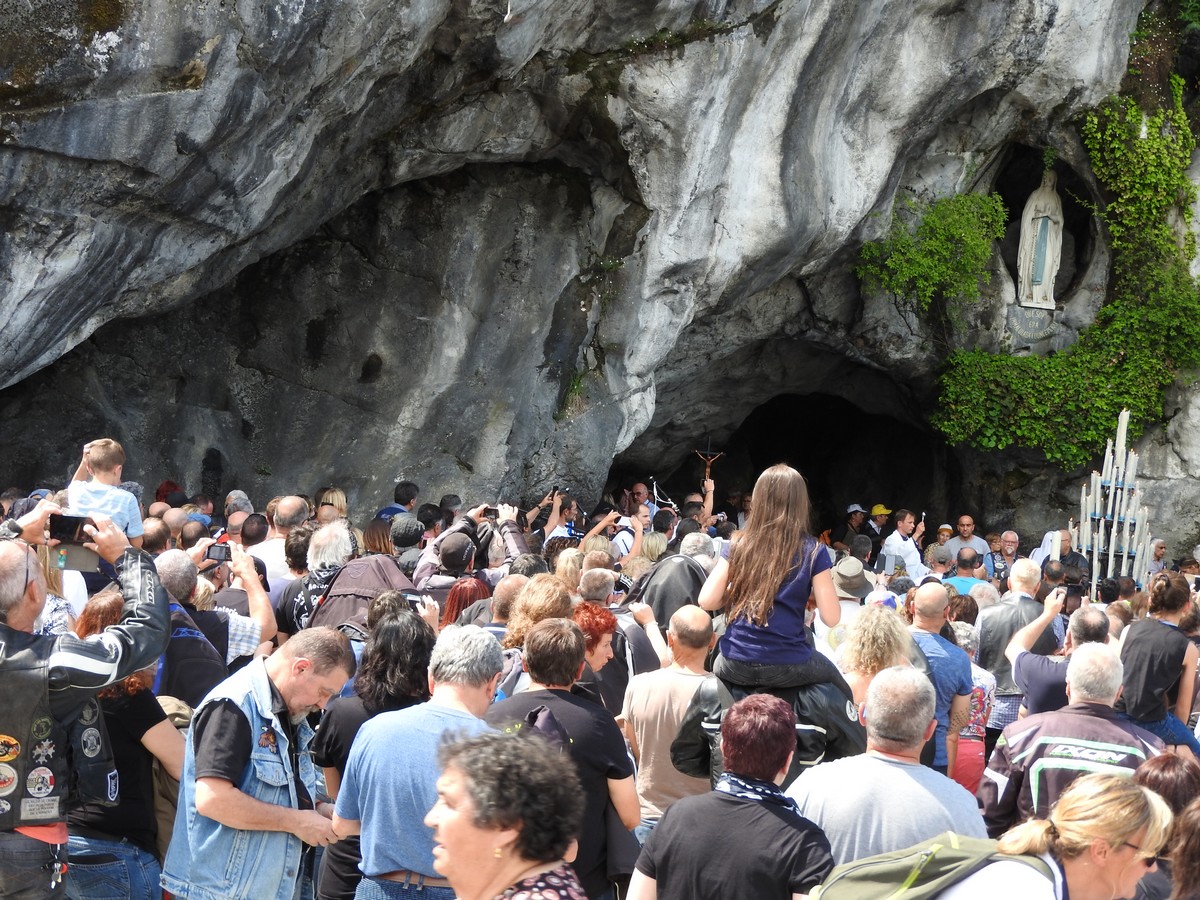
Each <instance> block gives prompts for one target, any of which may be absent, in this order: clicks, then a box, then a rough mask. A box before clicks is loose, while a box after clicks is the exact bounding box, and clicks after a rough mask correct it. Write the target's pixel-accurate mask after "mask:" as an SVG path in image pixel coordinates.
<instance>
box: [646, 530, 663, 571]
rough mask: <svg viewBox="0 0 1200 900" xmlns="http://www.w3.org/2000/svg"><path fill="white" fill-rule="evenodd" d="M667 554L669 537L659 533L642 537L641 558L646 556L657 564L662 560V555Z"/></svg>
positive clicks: (655, 532)
mask: <svg viewBox="0 0 1200 900" xmlns="http://www.w3.org/2000/svg"><path fill="white" fill-rule="evenodd" d="M666 552H667V536H666V535H665V534H662V533H660V532H657V531H651V532H650V533H649V534H643V535H642V551H641V554H640V555H641V556H644V557H645V558H646V559H648V560H650V562H652V563H655V562H658V561H659V560H660V559H662V555H663V554H664V553H666Z"/></svg>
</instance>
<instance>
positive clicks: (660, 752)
mask: <svg viewBox="0 0 1200 900" xmlns="http://www.w3.org/2000/svg"><path fill="white" fill-rule="evenodd" d="M715 641H716V638H715V637H714V635H713V626H712V618H711V617H710V616H709V614H708V613H706V612H705V611H704V610H702V609H700V607H698V606H683V607H680V608H679V609H678V610H676V612H675V614H674V615H673V616H671V625H670V627H669V628H668V629H667V645H668V646H669V647H670V648H671V656H672V662H671V665H669V666H667V667H666V668H665V669H659V670H658V671H656V672H644V673H643V674H641V675H635V676H634V677H633V678H632V679H631V680H630V682H629V686H628V687H627V688H626V689H625V703H624V705H623V706H622V708H621V715H620V717H619V718H618V720H617V721H618V722H619V723H620V725H621V728H622V730H623V731H624V732H625V737H626V738H627V739H628V740H629V746H630V749H631V750H632V751H633V756H634V758H635V759H636V760H637V763H638V773H637V788H638V798H639V801H640V803H641V823H640V824H639V825H638V827H637V828H636V829H634V834H635V835H636V836H637V838H638V840H639V841H641V842H642V843H645V840H646V838H647V836H649V834H650V832H651V831H653V830H654V826H655V825H657V824H658V820H659V819H660V818H662V814H663V813H664V812H666V810H667V807H669V806H670V805H671V804H672V803H674V802H675V801H676V800H679V799H681V798H683V797H691V796H694V795H696V794H704V793H707V792H708V791H709V789H710V785H709V780H708V779H707V778H693V777H691V776H689V775H684V774H683V773H681V772H680V771H679V770H678V769H676V768H675V766H674V765H673V764H672V762H671V742H672V741H673V740H675V735H676V733H677V732H678V731H679V723H680V722H682V721H683V716H684V713H686V712H687V709H688V704H689V703H691V700H692V696H693V695H694V694H695V693H696V689H697V688H698V687H700V685H701V683H702V682H703V681H704V677H705V676H706V675H707V674H708V672H707V671H706V670H705V668H704V659H705V657H706V656H707V655H708V651H709V650H710V649H712V646H713V644H714V643H715Z"/></svg>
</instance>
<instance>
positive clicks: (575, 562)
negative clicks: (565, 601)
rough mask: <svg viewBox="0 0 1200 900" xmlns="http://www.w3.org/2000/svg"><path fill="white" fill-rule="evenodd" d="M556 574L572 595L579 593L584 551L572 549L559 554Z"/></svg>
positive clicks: (555, 564) (555, 566) (555, 569)
mask: <svg viewBox="0 0 1200 900" xmlns="http://www.w3.org/2000/svg"><path fill="white" fill-rule="evenodd" d="M554 574H555V575H557V576H558V577H559V578H560V579H562V581H563V583H564V584H565V585H566V586H567V587H568V588H569V589H570V591H571V593H572V594H576V593H578V592H579V577H580V576H581V575H582V574H583V551H582V550H580V549H579V548H578V547H571V548H569V549H567V550H564V551H563V552H562V553H560V554H558V560H557V561H556V562H555V563H554Z"/></svg>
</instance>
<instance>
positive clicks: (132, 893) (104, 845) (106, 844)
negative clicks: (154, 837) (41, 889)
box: [66, 834, 162, 900]
mask: <svg viewBox="0 0 1200 900" xmlns="http://www.w3.org/2000/svg"><path fill="white" fill-rule="evenodd" d="M67 847H68V848H69V849H70V854H71V866H70V869H68V871H67V879H66V886H67V896H68V897H70V898H71V900H159V898H161V897H162V888H160V887H159V886H158V877H159V876H160V875H161V874H162V867H161V866H159V864H158V858H157V857H155V855H154V854H153V853H147V852H146V851H145V850H143V849H142V848H141V847H139V846H137V844H132V843H130V842H129V840H128V839H126V838H122V839H120V840H115V839H114V840H103V839H101V838H95V837H80V836H79V835H74V834H73V835H71V840H70V841H69V842H68V844H67Z"/></svg>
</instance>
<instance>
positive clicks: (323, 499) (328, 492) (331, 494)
mask: <svg viewBox="0 0 1200 900" xmlns="http://www.w3.org/2000/svg"><path fill="white" fill-rule="evenodd" d="M314 502H315V505H316V507H317V512H320V511H321V507H322V506H332V507H333V508H334V509H336V510H337V514H338V516H339V517H342V516H345V515H346V510H347V509H349V505H348V504H347V503H346V492H345V491H343V490H342V489H341V488H336V487H333V486H332V485H331V486H329V487H325V488H321V490H319V491H317V498H316V500H315V501H314Z"/></svg>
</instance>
